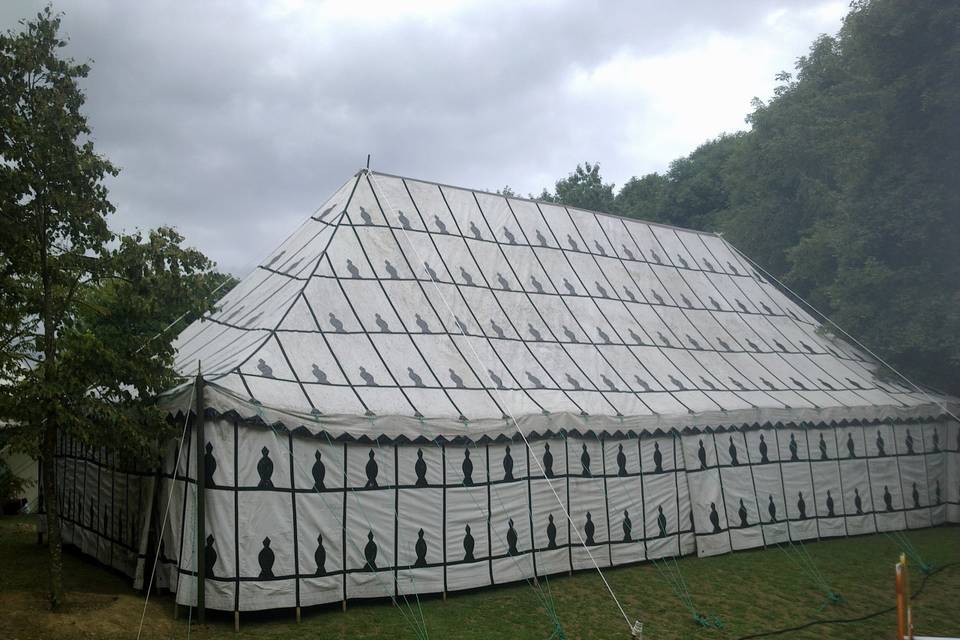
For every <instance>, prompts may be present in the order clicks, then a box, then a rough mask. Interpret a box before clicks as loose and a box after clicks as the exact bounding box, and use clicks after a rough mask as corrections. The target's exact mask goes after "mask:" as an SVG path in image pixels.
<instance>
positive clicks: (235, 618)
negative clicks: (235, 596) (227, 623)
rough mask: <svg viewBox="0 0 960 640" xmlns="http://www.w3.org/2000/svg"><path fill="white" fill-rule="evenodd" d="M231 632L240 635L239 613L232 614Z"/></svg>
mask: <svg viewBox="0 0 960 640" xmlns="http://www.w3.org/2000/svg"><path fill="white" fill-rule="evenodd" d="M233 632H234V633H240V612H239V611H234V612H233Z"/></svg>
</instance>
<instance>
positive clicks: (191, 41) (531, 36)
mask: <svg viewBox="0 0 960 640" xmlns="http://www.w3.org/2000/svg"><path fill="white" fill-rule="evenodd" d="M43 4H45V3H44V2H34V1H28V0H4V1H3V2H0V25H2V26H3V27H4V28H5V29H6V28H11V27H14V26H16V21H17V20H18V19H19V18H21V17H25V16H29V15H33V14H34V13H36V11H37V10H38V9H39V8H41V7H42V6H43ZM601 4H602V7H601V8H598V6H597V5H601ZM54 7H55V9H58V10H61V11H64V12H65V13H66V15H65V17H64V21H63V26H64V32H65V33H66V34H67V35H69V38H70V45H69V48H68V51H69V53H70V55H72V56H74V57H75V58H76V59H78V60H87V59H92V60H93V69H92V72H91V74H90V77H89V79H88V81H87V82H86V84H85V89H86V92H87V99H88V100H87V108H86V113H87V114H88V115H89V119H90V124H91V126H92V128H93V132H94V137H95V142H96V145H97V149H98V151H99V152H100V153H102V154H104V155H106V156H107V157H108V158H110V159H111V160H112V161H113V162H114V163H115V164H116V165H118V166H119V167H120V168H121V173H120V176H119V177H117V178H116V179H113V180H111V181H110V190H111V195H112V200H113V202H114V204H115V205H116V206H117V214H116V215H115V216H114V219H113V226H114V227H115V228H118V229H120V228H125V229H127V230H131V229H133V228H134V227H141V228H144V227H152V226H158V225H161V224H167V225H174V226H176V227H177V228H178V229H179V230H180V231H181V233H183V234H184V235H185V236H186V237H187V240H188V243H189V244H191V245H193V246H196V247H198V248H200V249H201V250H203V251H204V252H205V253H207V255H209V256H210V257H212V258H213V259H214V260H216V261H217V262H218V263H219V264H220V266H221V268H222V269H224V270H227V271H230V272H232V273H234V274H236V275H240V276H242V275H244V274H246V273H247V272H248V271H249V270H250V269H251V268H252V267H253V266H254V265H255V264H256V263H257V262H258V261H259V260H260V259H261V258H262V257H263V256H264V255H266V254H267V253H268V252H269V251H270V250H271V249H272V248H273V247H274V246H276V245H277V244H278V243H279V242H280V241H281V240H282V239H283V238H285V237H286V236H287V235H288V234H289V233H290V231H291V230H292V229H293V228H294V227H295V226H297V225H298V224H299V223H300V222H301V221H302V220H303V219H304V218H305V217H306V216H308V215H309V214H310V213H311V212H312V211H313V210H314V209H315V208H316V207H317V206H318V205H320V204H321V203H322V202H323V201H324V200H326V198H327V197H328V196H329V195H330V194H331V193H332V192H333V191H334V190H335V189H336V188H337V187H338V186H339V185H340V184H342V183H343V182H344V181H345V180H346V179H347V178H348V177H349V176H351V175H352V174H353V173H354V172H355V171H356V170H357V169H358V168H360V167H362V166H363V164H364V162H365V160H366V154H368V153H370V154H372V156H373V160H372V165H371V166H372V168H374V169H377V170H381V171H385V172H389V173H398V174H402V175H407V176H411V177H417V178H425V179H429V180H435V181H438V182H446V183H450V184H455V185H460V186H465V187H474V188H482V189H491V190H492V189H496V188H499V187H502V186H504V185H510V186H511V187H513V188H514V190H516V191H518V192H520V193H523V194H526V193H529V192H537V193H539V191H540V189H541V188H543V187H545V186H552V185H553V183H554V182H555V181H556V180H557V179H559V178H562V177H564V176H566V175H567V174H568V173H570V172H571V171H572V170H573V168H574V167H575V166H576V164H577V163H578V162H582V161H584V160H589V161H599V162H600V163H601V168H602V174H603V176H604V177H605V179H606V180H607V181H612V182H615V183H616V184H617V185H618V186H619V185H621V184H623V182H624V181H625V180H627V179H629V178H630V176H633V175H643V174H645V173H649V172H651V171H662V170H664V169H665V168H666V167H667V165H668V164H669V162H670V161H671V160H672V159H674V158H676V157H679V156H682V155H685V154H687V153H689V152H690V151H692V150H693V149H694V148H696V147H697V145H699V144H700V143H702V142H704V141H705V140H707V139H710V138H713V137H715V136H717V135H718V134H720V133H721V132H731V131H735V130H739V129H743V128H745V127H746V125H745V123H744V116H745V115H746V114H747V112H748V111H749V110H750V100H751V99H752V98H753V97H754V96H758V97H761V98H767V97H768V96H769V95H770V94H771V92H772V89H773V87H774V84H775V81H774V76H775V74H776V73H777V72H778V71H780V70H784V69H786V70H792V69H793V64H794V61H795V60H796V58H797V57H799V56H801V55H803V54H805V53H806V52H807V49H808V47H809V45H810V43H811V42H812V41H813V39H814V38H816V37H817V35H819V34H821V33H834V32H836V31H837V30H838V29H839V27H840V23H841V20H842V17H843V15H844V14H845V13H846V10H847V2H846V1H845V0H841V1H833V0H831V1H829V2H818V1H817V0H795V1H782V2H780V1H774V0H731V1H730V2H716V1H715V0H703V1H700V0H685V1H683V2H678V3H666V2H662V1H660V2H655V1H647V0H624V1H623V2H613V1H611V2H605V3H593V2H589V1H584V0H534V1H526V0H506V1H503V2H501V1H499V0H497V1H493V0H485V1H483V2H480V1H472V0H418V1H414V2H401V1H400V0H394V1H390V0H383V1H381V0H365V1H363V2H359V1H355V0H343V1H340V2H310V1H297V0H286V1H276V2H268V1H266V0H263V1H259V2H254V1H249V2H243V1H240V0H224V1H223V2H214V1H204V2H199V1H198V2H172V1H171V2H162V1H159V0H135V1H127V0H122V1H121V0H115V1H113V2H111V1H107V0H76V1H67V0H59V1H57V2H55V5H54Z"/></svg>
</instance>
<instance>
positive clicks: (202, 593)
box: [193, 362, 207, 624]
mask: <svg viewBox="0 0 960 640" xmlns="http://www.w3.org/2000/svg"><path fill="white" fill-rule="evenodd" d="M196 399H197V404H196V413H195V415H194V422H193V425H194V431H195V432H196V436H197V442H196V449H195V451H196V454H195V455H194V458H195V459H196V474H197V540H196V542H195V544H196V545H197V546H196V550H197V567H196V569H197V622H199V623H200V624H204V622H205V621H206V596H207V594H206V577H207V576H206V573H207V563H206V555H207V554H206V541H207V527H206V490H207V474H206V473H205V469H204V464H203V459H204V457H203V451H204V437H203V423H204V404H203V374H202V373H201V372H200V363H199V362H198V363H197V381H196Z"/></svg>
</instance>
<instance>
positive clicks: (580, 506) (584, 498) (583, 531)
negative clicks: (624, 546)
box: [569, 477, 610, 569]
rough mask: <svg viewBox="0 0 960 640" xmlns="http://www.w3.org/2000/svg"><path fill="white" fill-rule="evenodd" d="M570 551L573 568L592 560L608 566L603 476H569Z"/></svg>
mask: <svg viewBox="0 0 960 640" xmlns="http://www.w3.org/2000/svg"><path fill="white" fill-rule="evenodd" d="M569 513H570V518H571V535H570V540H571V555H572V557H573V568H574V569H587V568H591V567H593V566H594V563H596V564H597V565H598V566H600V567H604V566H609V564H610V558H609V552H608V550H607V546H606V545H607V542H608V541H609V539H610V538H609V532H608V530H607V514H606V504H605V500H604V485H603V478H600V477H597V478H584V477H579V478H577V477H572V478H570V509H569Z"/></svg>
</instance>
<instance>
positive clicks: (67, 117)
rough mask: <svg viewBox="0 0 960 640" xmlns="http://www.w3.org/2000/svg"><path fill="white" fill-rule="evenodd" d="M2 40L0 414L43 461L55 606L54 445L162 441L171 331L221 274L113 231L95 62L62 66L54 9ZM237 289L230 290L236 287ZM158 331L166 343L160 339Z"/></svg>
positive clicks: (196, 257)
mask: <svg viewBox="0 0 960 640" xmlns="http://www.w3.org/2000/svg"><path fill="white" fill-rule="evenodd" d="M20 24H21V25H22V30H21V31H20V32H19V33H15V32H13V31H9V32H7V33H6V34H4V35H2V36H0V207H2V222H0V224H2V230H3V235H2V236H0V256H2V259H0V278H2V283H0V284H2V285H3V293H2V296H3V298H4V300H3V301H4V302H5V303H6V304H7V305H9V306H6V307H5V308H4V311H3V315H2V316H0V321H2V322H0V331H3V332H4V333H3V334H2V335H0V345H3V347H4V350H3V360H2V364H3V366H2V367H0V376H2V377H0V419H3V420H6V421H8V422H10V423H12V424H13V425H15V426H14V427H13V428H12V429H9V430H7V431H8V435H9V436H10V444H11V446H12V447H14V448H16V449H20V450H24V451H27V452H30V453H33V454H35V455H38V457H39V460H40V463H41V465H42V470H43V472H42V479H41V489H42V493H43V495H44V496H46V497H47V498H48V499H47V500H45V508H46V525H47V532H48V547H49V563H50V567H49V568H50V583H49V591H50V605H51V608H53V609H54V610H56V609H57V608H59V606H60V605H61V603H62V597H63V596H62V578H61V573H62V558H61V538H60V527H59V524H60V521H59V514H58V505H57V501H56V499H55V496H57V479H56V473H55V464H54V457H55V453H56V445H57V441H58V438H59V437H61V436H63V435H71V436H76V437H78V438H79V439H81V440H82V441H84V442H87V443H91V442H96V443H97V444H98V445H103V444H109V445H111V446H114V447H115V448H117V449H119V450H120V451H121V452H122V451H127V452H137V451H140V450H141V449H142V448H150V447H151V446H152V445H155V443H156V439H157V436H158V435H159V434H161V433H162V429H164V428H165V423H164V420H163V417H162V416H161V414H160V412H159V411H158V410H157V409H156V407H155V401H154V398H155V396H156V394H157V393H158V392H160V391H162V390H164V389H165V388H167V387H168V386H169V385H170V384H171V382H172V381H173V380H174V375H173V372H172V371H171V363H172V356H173V352H172V348H171V346H170V339H171V334H170V333H169V332H165V331H164V329H166V328H167V325H169V324H170V322H171V321H172V320H173V319H175V318H176V317H177V316H178V315H180V314H184V313H186V314H187V315H190V316H193V317H195V316H196V315H197V314H199V313H201V312H202V311H203V310H204V309H205V308H207V307H208V306H209V305H208V303H207V302H206V296H207V295H208V294H209V293H210V291H211V290H212V289H213V288H214V287H215V286H217V285H218V284H220V283H222V282H224V276H221V275H219V274H216V273H214V272H212V264H211V263H210V261H209V260H207V258H206V257H204V256H203V255H202V254H201V253H199V252H197V251H195V250H190V249H184V248H182V247H181V246H180V243H181V241H182V240H183V239H182V238H181V237H180V236H179V235H177V234H176V233H175V232H173V231H172V230H170V229H160V230H157V231H154V232H151V233H149V234H148V235H147V236H146V237H144V236H143V235H141V234H139V233H138V234H135V235H132V236H118V235H117V234H114V233H113V232H112V231H111V230H110V229H109V226H108V224H107V217H108V216H109V215H110V214H111V213H113V211H114V207H113V205H112V204H111V203H110V201H109V200H108V193H107V189H106V187H105V186H104V184H103V181H104V179H105V177H106V176H110V175H116V174H117V170H116V169H115V168H114V166H113V165H112V164H111V163H110V162H109V161H108V160H107V159H105V158H103V157H101V156H99V155H98V154H97V153H96V152H95V150H94V146H93V143H92V142H91V140H90V139H89V135H90V130H89V127H88V125H87V121H86V117H85V116H84V114H83V113H82V111H81V108H82V106H83V104H84V95H83V92H82V91H81V90H80V88H79V86H78V82H79V81H80V80H81V79H82V78H84V77H86V76H87V74H88V72H89V66H88V65H85V64H77V63H75V62H74V61H73V60H70V59H63V58H61V57H59V55H58V53H59V50H60V49H61V48H62V47H63V46H64V44H65V43H64V41H63V40H62V39H61V37H60V36H59V28H60V16H59V15H56V14H54V13H53V12H52V10H51V9H50V7H47V8H45V9H44V10H43V11H41V12H40V13H39V14H37V16H36V17H35V18H34V19H33V20H31V21H21V23H20ZM227 284H229V282H227ZM158 336H159V337H158Z"/></svg>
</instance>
